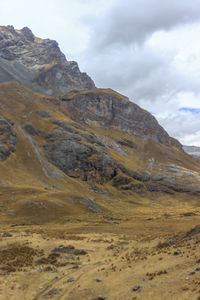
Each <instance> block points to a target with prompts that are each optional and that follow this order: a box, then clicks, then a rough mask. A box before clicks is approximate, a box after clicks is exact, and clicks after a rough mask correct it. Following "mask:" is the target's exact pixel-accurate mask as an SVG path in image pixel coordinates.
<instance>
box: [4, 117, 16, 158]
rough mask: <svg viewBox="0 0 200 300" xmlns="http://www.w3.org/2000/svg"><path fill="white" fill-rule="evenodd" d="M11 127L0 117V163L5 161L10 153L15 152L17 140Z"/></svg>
mask: <svg viewBox="0 0 200 300" xmlns="http://www.w3.org/2000/svg"><path fill="white" fill-rule="evenodd" d="M12 125H13V124H12V123H11V122H9V120H6V119H5V118H3V117H2V116H0V161H4V160H6V159H7V157H8V156H9V155H10V154H11V153H12V152H15V145H16V143H17V139H16V135H15V133H14V132H13V130H12Z"/></svg>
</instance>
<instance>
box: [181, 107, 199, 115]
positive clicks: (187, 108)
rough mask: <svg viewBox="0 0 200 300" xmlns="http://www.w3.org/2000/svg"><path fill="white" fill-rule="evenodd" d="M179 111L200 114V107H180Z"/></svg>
mask: <svg viewBox="0 0 200 300" xmlns="http://www.w3.org/2000/svg"><path fill="white" fill-rule="evenodd" d="M179 111H183V112H191V113H192V114H200V108H192V107H181V108H179Z"/></svg>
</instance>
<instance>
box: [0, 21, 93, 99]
mask: <svg viewBox="0 0 200 300" xmlns="http://www.w3.org/2000/svg"><path fill="white" fill-rule="evenodd" d="M13 80H16V81H19V82H20V83H22V84H23V85H26V86H27V87H29V88H31V89H32V90H34V91H37V92H41V93H44V94H48V95H53V94H65V93H67V92H69V91H71V90H82V89H92V88H95V85H94V82H93V81H92V79H91V78H90V77H89V76H88V75H87V74H86V73H81V72H80V70H79V67H78V64H77V63H76V62H74V61H67V60H66V58H65V55H64V54H63V53H62V52H61V51H60V49H59V46H58V43H57V42H56V41H53V40H49V39H44V40H42V39H39V38H37V37H35V36H34V35H33V33H32V32H31V30H30V29H29V28H27V27H24V28H23V29H21V30H15V29H14V27H13V26H6V27H5V26H0V82H7V81H13Z"/></svg>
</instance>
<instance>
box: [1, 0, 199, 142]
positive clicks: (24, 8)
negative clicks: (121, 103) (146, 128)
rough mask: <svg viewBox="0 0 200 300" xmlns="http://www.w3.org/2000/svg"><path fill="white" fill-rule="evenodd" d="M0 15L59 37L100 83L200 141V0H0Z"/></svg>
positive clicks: (183, 136) (178, 134) (5, 21)
mask: <svg viewBox="0 0 200 300" xmlns="http://www.w3.org/2000/svg"><path fill="white" fill-rule="evenodd" d="M0 20H1V22H0V25H13V26H14V27H15V28H16V29H21V28H23V27H25V26H28V27H29V28H30V29H31V30H32V31H33V33H34V34H35V35H36V36H39V37H41V38H50V39H54V40H57V41H58V43H59V46H60V48H61V50H62V52H63V53H64V54H65V55H66V58H67V59H68V60H75V61H77V62H78V64H79V67H80V69H81V71H83V72H87V73H88V74H89V75H90V76H91V77H92V79H93V80H94V81H95V84H96V86H97V87H103V88H107V87H109V88H112V89H114V90H116V91H118V92H120V93H122V94H124V95H126V96H128V97H129V99H130V100H131V101H133V102H135V103H137V104H139V105H140V106H141V107H142V108H144V109H146V110H148V111H149V112H151V113H152V114H153V115H154V116H155V117H156V119H157V120H158V121H159V123H160V124H161V125H162V126H163V127H164V128H165V129H166V130H167V132H168V133H169V134H170V135H171V136H173V137H175V138H177V139H178V140H179V141H180V142H181V143H182V144H184V145H197V146H200V0H175V1H174V0H167V1H165V0H123V1H121V0H0Z"/></svg>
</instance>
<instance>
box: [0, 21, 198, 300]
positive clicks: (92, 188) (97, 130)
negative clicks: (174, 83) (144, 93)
mask: <svg viewBox="0 0 200 300" xmlns="http://www.w3.org/2000/svg"><path fill="white" fill-rule="evenodd" d="M0 36H1V41H0V59H2V61H3V63H2V64H1V69H0V78H1V81H2V82H1V83H0V224H1V231H0V299H2V300H3V299H16V300H21V299H28V300H33V299H35V300H36V299H51V298H52V299H66V300H68V299H69V300H78V299H89V300H90V299H91V300H97V299H98V300H102V299H104V300H105V299H106V300H109V299H111V300H114V299H125V300H126V299H145V300H146V299H181V300H182V299H200V298H199V297H200V287H199V284H200V283H199V279H198V277H199V272H200V271H199V269H200V265H199V263H200V260H199V259H200V258H199V241H200V230H199V223H200V210H199V207H200V203H199V195H200V160H199V159H198V158H195V157H192V156H190V155H188V154H187V153H185V152H184V150H183V148H182V145H181V144H180V143H179V142H178V141H177V140H175V139H173V138H172V137H170V136H169V135H168V134H167V132H166V131H165V130H164V129H163V128H162V127H161V126H160V125H159V124H158V122H157V121H156V119H155V118H154V117H153V116H152V115H151V114H150V113H148V112H147V111H145V110H143V109H142V108H140V107H139V106H137V105H136V104H134V103H133V102H131V101H130V100H129V99H128V98H127V97H125V96H123V95H120V94H119V93H117V92H115V91H113V90H111V89H97V88H95V86H94V84H93V82H92V81H90V79H89V77H87V75H83V74H82V73H80V72H79V70H78V69H77V73H76V72H75V73H76V75H77V80H76V78H75V77H76V75H73V74H75V73H73V72H71V71H72V69H71V67H72V65H73V64H74V63H70V62H67V61H66V59H65V57H64V56H63V54H62V53H61V52H60V50H59V48H58V46H57V44H56V43H55V42H52V41H49V40H41V39H39V38H36V37H34V36H33V34H32V33H31V31H30V30H29V29H27V28H24V29H22V30H20V31H19V30H15V29H14V28H13V27H10V26H9V27H0ZM5 40H6V41H7V42H6V43H5ZM1 46H2V47H1ZM45 51H46V52H45ZM47 53H48V55H46V54H47ZM36 54H37V55H36ZM36 56H37V57H36ZM50 61H51V62H53V67H52V70H51V67H49V66H48V67H47V65H48V64H49V62H50ZM54 63H55V65H56V67H55V65H54ZM70 65H71V67H70ZM22 66H23V67H22ZM67 66H68V67H69V68H68V69H67ZM11 68H14V69H12V70H11ZM45 68H47V69H45ZM57 68H58V69H57ZM77 68H78V67H77ZM44 69H45V70H46V71H47V73H43V72H44ZM24 70H26V71H24ZM34 70H37V71H34ZM48 70H49V71H48ZM50 70H51V71H50ZM53 70H56V71H55V73H54V71H53ZM58 70H60V71H61V70H62V71H63V72H64V73H63V74H64V75H63V81H62V80H61V79H58V77H59V76H57V77H56V74H57V72H58ZM46 71H45V72H46ZM60 71H59V72H60ZM6 72H7V73H6ZM23 72H28V73H26V79H28V80H27V81H25V80H22V75H23V74H25V73H23ZM32 72H33V73H32ZM34 72H35V73H34ZM48 72H50V73H48ZM65 72H66V74H65ZM72 73H73V74H72ZM6 74H7V75H8V74H9V76H11V77H9V76H7V75H6ZM27 74H31V75H30V76H33V74H34V76H33V77H29V75H27ZM41 74H43V75H41ZM44 74H46V75H47V77H44V78H46V79H45V80H44V81H45V82H46V83H44V82H43V81H42V80H41V77H40V80H39V83H40V84H41V86H39V85H37V84H36V77H37V76H39V75H41V76H46V75H44ZM23 76H24V75H23ZM35 76H36V77H35ZM48 76H52V77H51V78H52V81H49V77H48ZM73 76H75V77H73ZM82 76H83V77H82ZM85 76H86V77H87V80H86V81H87V83H89V82H90V84H89V85H88V84H86V81H84V79H83V78H86V77H85ZM8 77H9V78H8ZM72 77H73V78H72ZM30 78H32V79H31V80H30ZM33 78H34V79H33ZM59 78H60V77H59ZM67 78H68V79H69V78H71V79H72V81H73V84H72V85H73V88H72V85H71V83H69V81H67V80H68V79H67ZM13 79H16V81H13ZM71 79H70V80H71ZM57 80H58V81H59V83H60V84H61V85H59V84H58V81H57ZM65 80H66V81H65ZM67 82H68V83H69V85H68V84H67ZM83 82H84V84H83ZM22 83H23V84H22ZM35 84H36V85H35ZM45 84H47V85H45ZM62 84H63V85H64V86H65V87H66V90H65V91H62ZM49 87H51V89H52V91H51V92H49V91H48V89H49ZM30 88H31V89H30ZM74 89H75V90H74ZM35 90H36V91H37V92H35ZM38 91H40V92H41V93H39V92H38ZM58 93H60V94H58ZM48 94H52V95H48Z"/></svg>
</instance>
